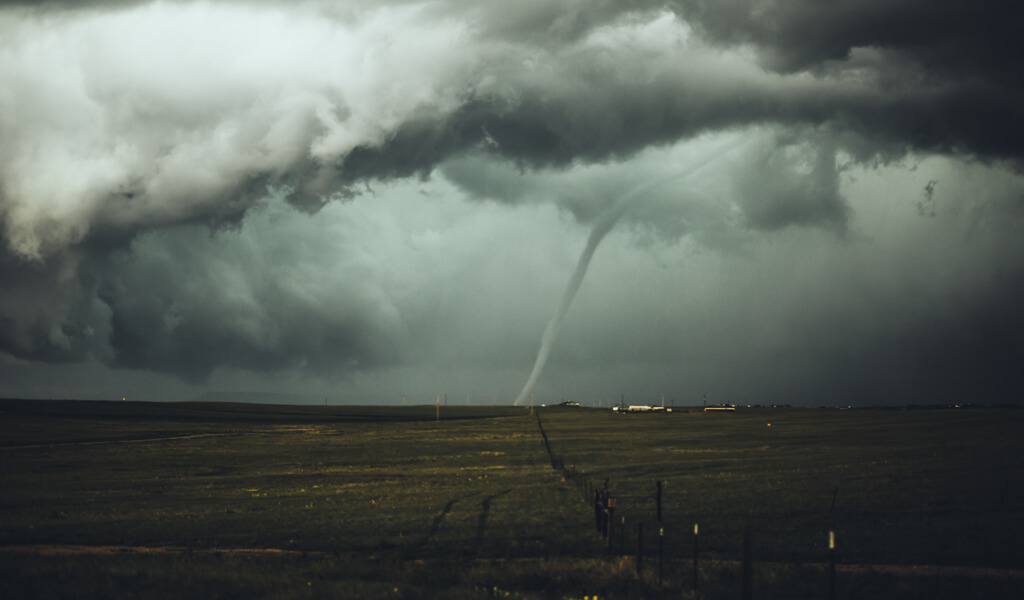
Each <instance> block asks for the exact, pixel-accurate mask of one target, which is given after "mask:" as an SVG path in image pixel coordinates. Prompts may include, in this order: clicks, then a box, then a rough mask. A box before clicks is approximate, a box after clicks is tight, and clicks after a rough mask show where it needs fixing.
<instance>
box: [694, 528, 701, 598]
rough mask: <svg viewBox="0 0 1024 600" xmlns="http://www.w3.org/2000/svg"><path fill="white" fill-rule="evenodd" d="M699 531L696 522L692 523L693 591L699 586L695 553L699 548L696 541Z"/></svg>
mask: <svg viewBox="0 0 1024 600" xmlns="http://www.w3.org/2000/svg"><path fill="white" fill-rule="evenodd" d="M699 532H700V527H699V526H698V524H697V523H694V524H693V590H694V591H697V589H698V588H699V587H700V582H699V580H698V578H697V553H698V551H699V550H700V544H699V543H698V542H697V540H698V539H699V536H698V533H699Z"/></svg>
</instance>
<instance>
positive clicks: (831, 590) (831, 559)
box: [828, 530, 836, 600]
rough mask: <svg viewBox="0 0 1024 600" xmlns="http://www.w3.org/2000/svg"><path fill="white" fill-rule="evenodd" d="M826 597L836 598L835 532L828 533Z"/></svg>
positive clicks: (833, 599)
mask: <svg viewBox="0 0 1024 600" xmlns="http://www.w3.org/2000/svg"><path fill="white" fill-rule="evenodd" d="M828 597H829V600H835V598H836V532H835V531H832V530H829V532H828Z"/></svg>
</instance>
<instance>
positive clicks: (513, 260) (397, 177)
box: [0, 0, 1024, 405]
mask: <svg viewBox="0 0 1024 600" xmlns="http://www.w3.org/2000/svg"><path fill="white" fill-rule="evenodd" d="M502 4H504V3H499V4H495V5H493V6H492V5H490V4H484V5H481V4H480V3H476V2H457V1H451V2H427V3H417V2H392V3H378V2H372V3H371V2H351V3H341V4H339V3H333V2H330V3H328V2H302V3H279V2H271V1H269V0H265V1H249V2H247V1H243V0H238V1H235V2H220V3H205V2H161V3H148V2H128V1H125V2H97V3H88V2H84V3H81V2H75V3H68V2H51V3H45V2H44V3H21V2H5V3H0V81H3V82H4V84H3V85H2V86H0V284H2V290H3V291H2V293H0V395H2V396H26V397H50V396H54V397H82V398H86V397H104V398H106V397H122V396H131V397H133V398H137V399H188V398H192V397H196V396H200V395H202V394H205V393H210V392H226V391H239V390H241V391H249V390H252V391H265V392H274V393H293V394H298V395H300V396H302V397H304V398H316V399H321V400H322V398H323V397H324V396H328V397H330V398H332V399H334V400H335V401H346V402H398V401H401V398H402V397H403V396H406V397H407V398H408V399H409V400H410V401H415V402H428V401H433V399H434V398H435V397H436V395H437V394H446V393H447V394H448V395H449V397H450V398H453V399H458V401H460V402H461V401H465V398H466V397H467V396H468V397H469V398H470V400H471V401H473V402H492V401H498V402H510V401H512V400H513V399H514V397H515V395H516V393H517V392H519V390H520V388H521V387H522V385H523V383H524V381H525V380H526V378H527V376H528V375H529V373H530V369H531V367H532V366H533V363H534V358H535V357H536V354H537V350H538V345H539V343H540V338H541V334H542V332H543V331H544V328H545V325H546V324H547V322H548V320H549V319H550V317H551V315H552V313H553V312H554V311H555V309H556V306H557V305H558V302H559V299H560V298H561V297H562V294H563V291H564V289H565V285H566V283H567V282H568V280H569V277H570V275H571V274H572V272H573V269H574V268H575V266H576V262H577V259H578V258H579V254H580V252H581V251H582V250H583V248H584V246H585V244H586V240H587V238H588V236H589V235H590V232H591V228H592V227H593V226H595V224H596V223H598V222H599V220H600V219H601V216H602V215H604V214H606V211H607V210H608V209H609V208H610V207H612V206H615V205H616V203H618V202H621V201H622V198H624V197H626V196H628V195H629V194H630V192H631V191H633V190H636V189H637V188H638V186H644V185H645V184H649V183H650V182H652V181H664V182H665V183H664V184H663V185H659V186H656V187H652V188H650V189H649V191H648V192H645V193H643V194H639V195H637V196H636V197H635V198H632V199H630V200H629V201H628V202H626V203H624V204H625V207H624V209H623V213H622V217H621V219H620V220H619V221H618V222H617V223H616V224H615V227H614V228H613V229H612V230H611V232H610V233H609V234H608V235H607V237H606V238H604V239H603V241H602V243H601V244H600V246H599V247H598V248H597V250H596V252H595V254H594V258H593V262H592V263H591V265H590V269H589V271H588V273H587V275H586V277H585V278H584V280H583V283H582V286H581V288H580V291H579V293H578V294H577V295H576V297H575V299H574V302H573V304H572V305H571V306H570V308H569V310H568V311H567V313H566V315H565V320H564V321H563V323H562V326H561V328H560V332H559V336H558V338H557V340H556V341H555V342H554V344H553V346H552V351H551V355H550V358H549V360H548V364H547V368H546V370H545V371H544V373H543V374H542V375H541V377H540V378H539V380H538V381H537V384H536V387H535V388H534V391H535V392H536V394H537V395H538V396H539V397H540V398H541V399H542V400H541V401H557V400H558V399H559V398H562V397H565V398H573V399H577V400H581V401H584V402H594V401H596V400H597V399H602V400H603V401H605V402H606V403H607V402H608V401H609V400H610V399H611V398H617V397H618V396H619V394H625V395H626V396H627V398H630V399H632V400H634V401H638V402H639V401H645V402H647V401H654V400H655V399H660V397H661V395H662V394H664V395H665V397H666V398H667V399H672V400H674V401H676V402H682V403H695V402H699V400H700V398H701V396H702V395H703V394H704V393H705V392H706V393H707V394H708V396H709V398H711V399H717V400H721V401H732V402H737V403H744V404H746V403H770V402H784V403H792V404H804V405H818V404H882V403H886V404H893V403H899V404H903V403H908V402H920V403H930V402H954V401H960V402H964V401H973V402H1019V401H1020V399H1021V392H1022V390H1024V383H1022V382H1021V380H1020V377H1019V375H1017V373H1016V371H1017V366H1016V365H1018V364H1019V363H1020V362H1021V359H1022V358H1024V356H1022V355H1024V323H1022V318H1021V317H1020V316H1019V309H1018V307H1019V306H1021V303H1022V300H1024V252H1022V250H1024V248H1021V245H1022V244H1024V242H1022V241H1021V240H1020V238H1021V236H1020V231H1022V225H1024V176H1022V174H1021V169H1022V167H1024V142H1022V140H1024V137H1022V135H1024V117H1022V112H1021V110H1020V108H1019V107H1020V106H1022V105H1024V75H1022V71H1021V70H1020V68H1019V64H1020V59H1021V58H1022V56H1021V54H1022V52H1021V42H1020V41H1019V36H1018V35H1017V33H1016V31H1015V28H1014V27H1013V26H1011V24H1013V23H1020V22H1021V17H1022V16H1024V15H1022V14H1021V12H1022V11H1024V9H1020V8H1016V5H1015V4H1014V3H1000V2H992V3H981V4H979V3H976V2H946V3H942V5H941V7H935V6H933V5H934V3H931V2H923V1H916V0H915V1H909V0H908V1H902V2H892V1H886V2H881V1H876V0H859V1H847V2H837V3H830V4H829V5H827V6H824V5H822V4H821V3H819V2H812V1H809V0H808V1H798V2H748V1H743V0H731V1H726V2H722V1H716V2H701V1H685V0H684V1H681V2H676V3H671V2H670V3H664V2H643V1H638V2H550V1H541V0H534V1H531V2H523V3H515V8H514V9H512V8H509V7H508V6H502ZM698 164H699V165H702V167H701V168H700V169H699V170H697V171H695V172H694V173H692V174H691V175H688V176H686V177H683V176H680V174H682V173H685V172H687V170H688V169H692V168H693V166H694V165H698ZM644 189H647V188H644Z"/></svg>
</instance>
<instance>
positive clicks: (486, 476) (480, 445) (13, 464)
mask: <svg viewBox="0 0 1024 600" xmlns="http://www.w3.org/2000/svg"><path fill="white" fill-rule="evenodd" d="M0 416H2V421H0V517H2V527H0V565H2V566H0V596H2V597H4V598H20V597H39V598H46V597H54V598H61V597H79V598H91V597H96V598H101V597H102V598H106V597H115V596H116V597H146V598H164V597H166V598H177V597H182V596H185V595H191V596H198V597H240V598H241V597H245V598H252V597H267V598H330V597H338V598H428V597H444V598H492V597H501V598H583V597H585V596H590V597H593V596H595V595H597V596H600V597H602V598H604V597H611V598H648V597H666V598H668V597H671V598H679V597H683V598H738V597H740V565H739V563H738V560H739V558H740V550H741V534H742V531H743V528H744V527H745V526H748V525H749V527H750V531H751V548H752V555H753V558H754V560H755V570H754V588H755V593H754V597H756V598H800V597H816V598H820V597H827V595H826V593H827V582H828V578H827V573H826V571H825V568H824V566H823V565H824V563H825V562H827V560H828V550H827V548H826V543H827V532H828V531H829V530H834V531H835V532H836V540H837V551H836V557H837V558H838V560H839V563H840V565H839V568H838V577H837V587H836V592H837V593H836V597H838V598H866V597H877V598H905V597H928V598H1003V597H1005V598H1015V597H1019V595H1020V593H1021V591H1024V573H1022V572H1021V571H1018V570H1017V569H1020V568H1021V566H1022V565H1024V551H1022V550H1021V548H1020V547H1019V544H1018V543H1017V538H1019V537H1020V535H1021V534H1022V533H1024V482H1022V481H1021V474H1022V473H1024V435H1022V434H1024V411H1015V410H994V409H993V410H916V411H830V410H799V409H792V410H788V409H787V410H781V409H761V410H758V409H750V410H746V411H743V410H740V411H738V412H737V413H735V414H716V415H705V414H702V413H696V414H686V413H682V414H681V413H679V412H678V411H677V412H675V413H672V414H657V415H655V414H646V415H616V414H612V413H611V412H610V411H599V410H588V409H555V408H546V409H540V410H539V412H538V414H537V415H534V416H531V415H530V414H529V412H528V410H527V409H522V408H512V407H451V408H442V410H441V417H442V419H441V420H440V421H436V420H435V408H434V407H433V406H421V407H282V406H254V405H236V404H197V403H183V404H146V403H117V402H113V403H89V402H18V401H3V402H0ZM542 432H543V435H542ZM545 437H546V438H547V444H545V443H544V438H545ZM553 464H554V466H555V467H557V468H552V465H553ZM605 478H607V479H609V481H610V488H611V490H612V493H613V495H615V496H617V498H618V502H617V511H618V512H617V515H616V522H617V523H618V524H619V527H618V529H617V530H616V532H615V537H614V538H613V544H612V548H610V549H609V548H607V547H605V544H604V543H603V541H602V540H601V539H600V538H599V537H598V536H597V535H596V533H595V526H594V513H593V509H592V507H591V504H590V502H589V497H588V494H589V490H590V489H591V487H592V486H594V485H597V484H599V483H600V481H601V480H603V479H605ZM659 480H660V481H662V482H663V495H662V500H663V511H662V512H663V519H662V523H660V524H659V523H658V522H657V520H656V515H655V502H654V497H653V496H654V493H655V481H659ZM622 517H625V519H626V526H625V529H624V531H625V535H624V536H623V529H622V525H621V519H622ZM640 522H643V523H644V524H645V527H646V529H645V532H646V544H645V546H644V553H645V555H646V559H645V562H644V567H643V570H642V571H641V573H640V574H639V575H638V574H637V569H636V561H635V557H634V555H635V553H636V548H637V542H636V524H637V523H640ZM694 523H699V524H700V534H701V535H700V540H699V543H700V558H701V562H700V581H701V586H700V589H699V590H697V591H694V590H693V589H692V575H693V572H692V562H691V559H692V554H693V533H692V531H693V524H694ZM659 528H661V529H662V530H663V531H664V537H663V538H662V540H661V541H662V543H663V546H662V547H663V549H664V557H665V558H664V563H663V568H662V573H661V575H662V577H661V578H660V580H659V577H658V561H657V547H658V546H657V542H658V535H657V534H658V531H659ZM620 554H621V555H620ZM936 567H937V568H936Z"/></svg>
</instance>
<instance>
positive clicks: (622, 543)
mask: <svg viewBox="0 0 1024 600" xmlns="http://www.w3.org/2000/svg"><path fill="white" fill-rule="evenodd" d="M619 531H621V532H622V533H621V534H620V535H619V554H621V555H625V554H626V515H622V529H620V530H619Z"/></svg>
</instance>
